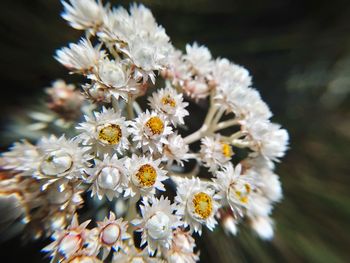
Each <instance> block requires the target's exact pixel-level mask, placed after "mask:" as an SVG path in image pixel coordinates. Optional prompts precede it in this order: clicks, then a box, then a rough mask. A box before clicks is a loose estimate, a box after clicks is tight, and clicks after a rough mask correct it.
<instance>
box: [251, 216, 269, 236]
mask: <svg viewBox="0 0 350 263" xmlns="http://www.w3.org/2000/svg"><path fill="white" fill-rule="evenodd" d="M250 220H251V227H252V228H253V229H254V231H255V232H256V233H257V234H258V235H259V237H260V238H262V239H265V240H271V239H272V238H273V221H272V219H271V218H269V217H263V216H258V217H254V218H251V219H250Z"/></svg>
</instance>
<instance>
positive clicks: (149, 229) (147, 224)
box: [132, 196, 182, 255]
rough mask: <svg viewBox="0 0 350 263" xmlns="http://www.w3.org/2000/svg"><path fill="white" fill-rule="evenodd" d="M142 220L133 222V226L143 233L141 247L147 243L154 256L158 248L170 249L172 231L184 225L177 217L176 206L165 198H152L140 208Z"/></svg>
mask: <svg viewBox="0 0 350 263" xmlns="http://www.w3.org/2000/svg"><path fill="white" fill-rule="evenodd" d="M140 209H141V216H142V219H141V220H140V219H135V220H133V222H132V223H133V224H134V225H136V226H137V227H138V228H139V231H142V241H141V246H142V245H143V244H145V243H146V242H147V249H148V252H149V253H150V254H151V255H153V254H154V252H155V250H156V249H157V248H167V249H169V248H170V245H171V240H172V237H173V234H172V231H173V229H176V228H177V227H178V226H180V225H181V224H182V223H181V221H180V219H179V216H177V215H175V214H174V213H175V211H176V205H174V204H171V203H170V201H169V200H168V199H167V198H164V197H163V196H161V197H160V199H157V198H155V197H152V198H150V199H148V200H147V201H146V200H144V201H143V206H140Z"/></svg>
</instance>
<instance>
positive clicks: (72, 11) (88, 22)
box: [61, 0, 105, 33]
mask: <svg viewBox="0 0 350 263" xmlns="http://www.w3.org/2000/svg"><path fill="white" fill-rule="evenodd" d="M61 2H62V4H63V6H64V12H63V13H62V17H63V18H64V19H65V20H67V21H68V22H69V24H70V25H71V26H72V27H73V28H75V29H78V30H86V29H89V30H91V31H92V33H94V31H95V30H96V29H98V27H100V26H101V24H102V21H103V17H104V12H105V10H104V8H103V6H102V2H101V0H98V1H95V0H69V2H70V5H69V4H68V3H67V2H65V1H61Z"/></svg>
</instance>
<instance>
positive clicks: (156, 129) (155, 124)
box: [146, 116, 164, 135]
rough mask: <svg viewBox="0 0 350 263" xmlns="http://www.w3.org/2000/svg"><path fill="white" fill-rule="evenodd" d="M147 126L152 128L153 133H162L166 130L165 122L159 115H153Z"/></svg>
mask: <svg viewBox="0 0 350 263" xmlns="http://www.w3.org/2000/svg"><path fill="white" fill-rule="evenodd" d="M146 126H147V127H148V128H149V129H150V130H151V132H152V134H153V135H156V134H157V135H159V134H162V133H163V131H164V123H163V121H162V120H161V119H160V118H159V117H156V116H155V117H151V118H149V120H148V121H147V122H146Z"/></svg>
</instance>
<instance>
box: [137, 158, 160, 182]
mask: <svg viewBox="0 0 350 263" xmlns="http://www.w3.org/2000/svg"><path fill="white" fill-rule="evenodd" d="M136 178H137V179H138V181H139V183H140V184H141V185H142V186H145V187H150V186H152V185H154V183H155V182H156V180H157V172H156V169H154V168H153V167H152V166H151V165H149V164H144V165H142V166H141V167H140V168H139V170H138V172H137V173H136Z"/></svg>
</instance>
